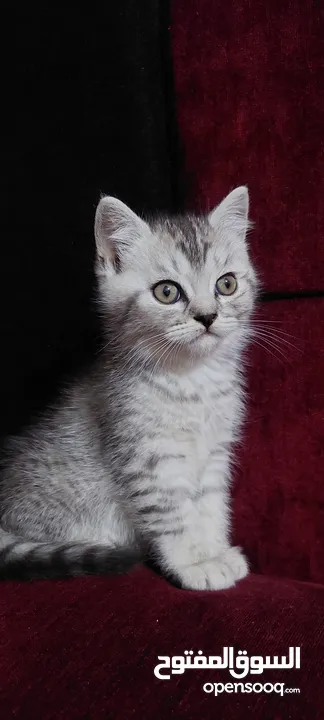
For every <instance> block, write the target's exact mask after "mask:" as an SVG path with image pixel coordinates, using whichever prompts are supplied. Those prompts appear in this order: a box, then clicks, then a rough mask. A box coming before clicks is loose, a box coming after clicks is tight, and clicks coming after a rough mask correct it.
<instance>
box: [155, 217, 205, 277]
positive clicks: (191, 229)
mask: <svg viewBox="0 0 324 720" xmlns="http://www.w3.org/2000/svg"><path fill="white" fill-rule="evenodd" d="M161 230H162V231H163V230H164V231H165V232H166V234H167V235H169V236H170V237H171V238H172V240H173V241H174V243H175V247H176V248H177V249H178V250H180V252H181V253H183V255H184V256H185V257H186V258H187V260H189V262H190V264H191V265H193V266H195V267H197V266H201V265H203V264H204V263H205V260H206V256H207V252H208V249H209V243H208V242H207V241H206V240H205V239H204V236H205V234H206V230H205V228H204V227H203V223H202V221H201V220H200V219H199V218H197V217H194V216H192V215H185V216H177V217H173V218H168V220H167V221H166V222H164V223H163V222H162V223H161Z"/></svg>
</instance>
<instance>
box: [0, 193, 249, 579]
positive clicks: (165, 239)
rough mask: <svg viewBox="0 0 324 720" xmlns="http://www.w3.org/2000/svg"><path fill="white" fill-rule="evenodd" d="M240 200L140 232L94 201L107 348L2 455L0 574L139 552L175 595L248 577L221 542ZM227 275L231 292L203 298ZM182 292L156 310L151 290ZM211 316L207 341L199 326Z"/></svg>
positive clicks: (242, 262)
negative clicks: (160, 286)
mask: <svg viewBox="0 0 324 720" xmlns="http://www.w3.org/2000/svg"><path fill="white" fill-rule="evenodd" d="M247 228H248V194H247V190H246V189H245V188H238V189H237V190H235V191H233V192H232V193H231V194H230V195H229V196H227V198H225V200H224V201H223V202H222V203H221V204H220V205H219V206H218V207H217V208H216V209H215V210H214V211H213V212H212V213H210V214H209V215H208V216H206V217H195V216H191V215H187V216H185V217H174V218H170V217H166V218H158V219H156V218H155V219H151V220H148V221H147V222H146V221H144V220H142V219H140V218H139V217H137V216H136V215H135V214H134V213H133V212H132V211H131V210H129V208H127V207H126V206H125V205H123V203H121V202H120V201H118V200H115V199H113V198H103V199H102V200H101V201H100V203H99V206H98V209H97V213H96V222H95V236H96V246H97V260H96V271H97V276H98V286H99V293H98V299H99V306H100V310H101V312H102V315H103V320H104V327H105V332H106V336H107V337H106V343H105V347H104V348H103V351H102V353H101V354H100V356H99V357H98V358H97V359H96V361H95V362H94V365H93V368H92V370H91V372H90V373H89V374H87V376H85V377H83V378H81V379H78V380H76V381H75V383H74V384H73V385H71V387H70V388H69V389H68V390H67V391H66V392H65V393H63V394H62V396H61V397H60V399H59V401H58V403H57V405H56V406H55V407H52V408H50V409H49V411H48V412H47V413H46V416H44V417H43V418H42V419H41V420H40V421H39V422H38V423H37V424H36V425H34V426H31V427H30V428H28V429H27V430H26V431H25V432H24V433H23V434H22V435H21V436H20V437H18V438H15V439H13V440H12V441H11V442H10V443H9V445H8V452H7V454H6V457H5V459H4V466H3V470H2V475H1V484H0V509H1V511H0V512H1V518H0V578H2V579H11V578H16V577H21V578H23V579H32V578H39V577H65V576H69V575H71V576H73V575H80V574H89V573H95V574H100V573H111V572H113V573H115V572H124V571H127V570H129V569H130V567H131V566H132V565H133V564H136V562H139V561H140V560H141V559H143V558H144V557H146V555H148V554H150V555H151V556H153V557H154V558H155V559H156V560H157V562H158V563H159V564H160V566H161V568H162V569H163V570H164V572H165V573H167V574H170V576H173V577H174V578H176V579H177V581H178V582H180V584H181V585H182V586H183V587H185V588H192V589H219V588H224V587H229V586H231V585H233V584H234V583H235V582H236V581H237V580H238V579H240V578H241V577H243V576H244V575H245V574H246V573H247V563H246V560H245V558H244V557H243V555H242V553H241V551H240V549H239V548H233V547H231V544H230V508H229V483H230V463H231V452H232V446H233V443H234V442H235V441H236V440H237V439H238V436H239V429H240V426H241V421H242V417H243V375H242V353H243V352H244V349H245V347H246V345H247V342H248V340H249V334H250V331H249V317H250V314H251V312H252V310H253V305H254V300H255V295H256V290H257V280H256V275H255V272H254V269H253V267H252V265H251V262H250V260H249V256H248V250H247V244H246V232H247ZM226 273H232V274H234V275H235V277H236V281H237V289H236V291H235V293H234V294H233V295H232V296H222V295H220V294H219V293H217V292H215V287H216V282H217V280H218V279H219V278H220V277H221V276H223V275H224V274H226ZM166 280H167V281H168V282H169V283H170V282H174V283H176V285H177V286H179V287H181V288H182V290H183V292H182V294H181V296H180V298H179V300H178V301H177V302H176V303H174V304H170V305H168V304H164V303H161V302H159V301H158V300H157V299H156V297H155V296H154V292H153V290H152V289H153V288H154V287H155V285H156V284H157V283H159V282H161V281H166ZM205 315H209V316H211V315H214V316H215V319H214V321H213V323H212V325H211V327H210V328H209V330H208V332H207V330H206V328H205V326H204V325H203V324H202V322H201V321H200V320H199V318H201V316H205Z"/></svg>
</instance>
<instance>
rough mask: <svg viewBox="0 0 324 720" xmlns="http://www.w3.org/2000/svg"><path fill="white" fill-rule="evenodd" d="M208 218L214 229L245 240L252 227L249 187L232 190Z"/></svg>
mask: <svg viewBox="0 0 324 720" xmlns="http://www.w3.org/2000/svg"><path fill="white" fill-rule="evenodd" d="M208 219H209V222H210V224H211V226H212V227H213V228H214V230H217V231H218V232H222V233H224V234H226V235H228V236H230V237H233V238H237V239H240V240H243V241H244V240H245V238H246V234H247V231H248V230H249V228H250V222H249V192H248V189H247V187H245V186H242V187H237V188H235V190H232V192H230V193H229V195H227V196H226V198H225V199H224V200H223V201H222V202H221V203H220V205H218V206H217V207H216V208H215V209H214V210H212V212H211V213H209V217H208Z"/></svg>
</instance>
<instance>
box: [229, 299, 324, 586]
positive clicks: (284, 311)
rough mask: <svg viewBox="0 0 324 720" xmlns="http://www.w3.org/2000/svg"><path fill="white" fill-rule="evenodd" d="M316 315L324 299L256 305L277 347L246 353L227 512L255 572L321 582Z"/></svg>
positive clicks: (322, 421)
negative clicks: (239, 438)
mask: <svg viewBox="0 0 324 720" xmlns="http://www.w3.org/2000/svg"><path fill="white" fill-rule="evenodd" d="M321 317H322V318H324V298H316V299H311V300H310V299H299V300H281V301H279V302H270V303H267V304H264V305H263V306H262V308H261V309H260V312H259V318H260V322H262V321H263V319H264V320H267V321H269V324H270V325H271V326H273V327H275V328H277V330H276V331H275V332H277V339H276V340H275V341H274V340H271V341H270V342H271V343H275V344H278V347H279V349H278V350H277V349H276V348H275V347H274V345H273V344H272V345H271V346H270V347H269V348H268V350H265V349H263V348H262V347H260V346H259V345H257V346H255V347H254V348H253V351H252V353H251V362H250V373H249V374H250V381H249V390H250V393H249V394H250V401H249V410H248V416H247V423H246V427H245V433H244V436H243V446H242V452H241V457H240V461H239V464H238V465H239V466H238V469H237V473H236V475H237V478H236V484H235V488H234V491H235V505H234V508H235V511H234V518H235V528H236V534H237V539H238V541H239V542H240V543H241V544H243V545H244V547H245V549H246V551H247V554H248V557H249V558H250V560H251V561H252V562H253V565H254V567H255V569H256V570H257V571H258V572H262V573H264V574H267V573H270V574H276V575H284V576H286V577H294V578H297V579H302V580H304V579H305V580H312V581H314V582H322V583H324V482H323V467H324V442H323V434H324V343H323V342H321V331H320V327H319V324H320V323H319V319H320V318H321ZM267 324H268V323H267ZM282 333H287V335H283V334H282ZM281 337H282V338H284V339H285V340H286V341H287V342H288V343H290V344H289V345H286V344H285V343H284V342H281V341H280V338H281ZM278 338H279V339H278ZM257 342H260V339H258V340H257Z"/></svg>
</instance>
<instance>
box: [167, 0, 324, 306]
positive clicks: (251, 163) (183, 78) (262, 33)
mask: <svg viewBox="0 0 324 720" xmlns="http://www.w3.org/2000/svg"><path fill="white" fill-rule="evenodd" d="M172 14H173V23H172V35H173V54H174V70H175V82H176V93H177V108H178V121H179V127H180V134H181V138H182V143H183V156H184V165H185V169H186V178H187V191H188V202H189V204H190V206H192V207H194V208H198V209H200V208H203V209H206V208H211V207H213V205H214V204H215V203H216V202H218V201H219V200H220V199H221V198H222V196H223V195H225V194H226V193H227V192H228V191H229V190H230V189H231V188H233V187H235V186H236V185H243V184H247V185H248V186H249V189H250V193H251V203H252V219H253V220H254V221H255V230H254V232H253V233H252V234H251V244H252V249H253V254H254V256H255V257H256V258H257V260H258V263H259V267H260V269H261V271H262V277H263V280H264V284H265V286H266V288H267V290H269V291H274V290H276V291H280V292H281V291H289V292H290V291H296V290H299V291H301V290H322V291H323V290H324V243H323V233H324V199H323V197H324V196H323V177H324V135H323V127H324V94H323V34H324V8H323V5H322V3H320V2H315V1H314V0H271V2H270V1H269V0H267V1H266V2H263V1H262V0H228V1H227V0H226V2H218V1H216V2H215V0H173V2H172Z"/></svg>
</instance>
